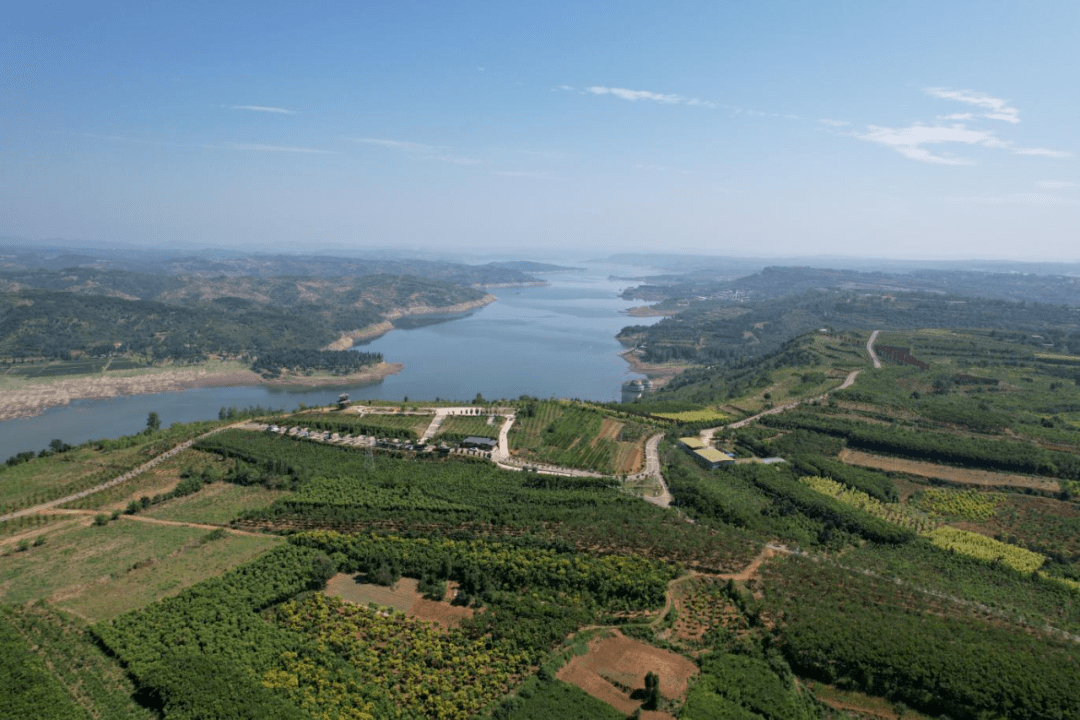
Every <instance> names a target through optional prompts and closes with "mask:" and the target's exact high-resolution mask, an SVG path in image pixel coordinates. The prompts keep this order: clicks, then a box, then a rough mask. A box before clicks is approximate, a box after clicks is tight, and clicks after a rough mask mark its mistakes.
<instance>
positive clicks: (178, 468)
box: [64, 448, 225, 511]
mask: <svg viewBox="0 0 1080 720" xmlns="http://www.w3.org/2000/svg"><path fill="white" fill-rule="evenodd" d="M204 467H212V468H216V469H217V471H218V472H219V473H224V471H225V470H224V468H225V462H224V461H223V460H222V459H221V458H220V457H219V456H217V455H213V454H211V453H203V452H199V451H198V450H192V449H190V448H189V449H187V450H184V451H183V452H179V453H177V454H176V455H174V456H172V457H171V458H169V459H168V460H165V461H164V462H162V463H161V464H159V465H155V466H154V467H152V468H150V469H149V470H147V471H146V472H143V473H140V474H138V475H136V476H135V477H133V478H132V479H130V480H128V481H127V482H123V483H120V484H119V485H113V486H112V487H110V488H106V489H104V490H102V491H100V492H96V493H94V494H93V495H88V496H87V497H85V498H81V499H79V500H75V501H74V502H71V503H67V504H66V505H64V507H65V508H71V509H81V510H104V511H111V510H123V509H124V508H126V507H127V504H128V503H129V502H131V501H132V500H138V499H139V498H141V497H142V496H144V495H146V496H148V497H153V496H154V495H157V494H159V493H166V492H169V491H170V490H172V489H173V488H175V487H176V485H177V483H179V482H180V474H181V473H182V472H184V470H186V469H189V468H197V469H202V468H204Z"/></svg>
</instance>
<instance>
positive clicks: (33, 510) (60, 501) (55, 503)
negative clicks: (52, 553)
mask: <svg viewBox="0 0 1080 720" xmlns="http://www.w3.org/2000/svg"><path fill="white" fill-rule="evenodd" d="M242 424H243V423H237V424H236V425H226V426H225V427H219V428H216V429H214V430H211V431H210V432H208V433H203V434H202V435H200V436H199V437H196V438H192V439H191V440H188V441H187V442H182V443H180V444H179V445H177V446H176V447H174V448H172V449H171V450H166V451H165V452H163V453H162V454H160V455H158V456H157V457H156V458H154V459H153V460H148V461H147V462H144V463H143V464H142V465H140V466H139V467H137V468H135V469H134V470H128V471H127V472H126V473H124V474H123V475H120V476H118V477H115V478H113V479H112V480H106V481H105V482H103V483H101V484H100V485H95V486H94V487H92V488H88V489H86V490H83V491H81V492H77V493H74V494H72V495H68V496H66V497H62V498H57V499H56V500H50V501H49V502H47V503H41V504H40V505H34V506H33V507H28V508H23V509H22V510H16V511H15V512H10V513H8V514H7V515H0V522H4V521H6V520H13V519H14V518H17V517H22V516H24V515H36V514H38V513H40V512H42V511H45V510H52V509H53V508H56V507H59V506H60V505H64V504H65V503H69V502H71V501H73V500H79V499H81V498H84V497H86V496H87V495H93V494H94V493H96V492H101V491H102V490H104V489H105V488H110V487H112V486H113V485H119V484H120V483H122V482H124V481H126V480H130V479H131V478H133V477H135V476H136V475H141V474H142V473H144V472H146V471H147V470H149V469H150V468H152V467H154V466H155V465H158V464H160V463H162V462H164V461H165V460H168V459H169V458H171V457H172V456H173V455H176V454H177V453H180V452H183V451H184V450H187V449H188V448H189V447H191V446H192V445H194V444H195V443H196V442H198V441H199V440H202V439H203V438H205V437H210V436H211V435H213V434H215V433H219V432H221V431H222V430H228V429H229V428H232V427H238V426H240V425H242Z"/></svg>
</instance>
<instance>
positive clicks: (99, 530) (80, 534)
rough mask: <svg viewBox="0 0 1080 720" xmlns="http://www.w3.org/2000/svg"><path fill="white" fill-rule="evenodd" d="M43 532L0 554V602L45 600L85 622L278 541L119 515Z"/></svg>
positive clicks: (164, 591)
mask: <svg viewBox="0 0 1080 720" xmlns="http://www.w3.org/2000/svg"><path fill="white" fill-rule="evenodd" d="M79 519H80V522H79V523H77V524H75V525H74V526H71V525H67V526H64V527H61V528H59V529H57V530H55V531H50V532H46V533H44V537H45V542H44V544H43V545H41V546H39V547H31V548H29V549H28V550H26V551H23V552H13V553H10V554H6V555H5V556H3V557H0V601H2V602H4V603H9V604H22V603H26V602H30V601H33V600H39V599H45V600H48V601H49V602H50V603H52V604H54V605H55V606H56V607H58V608H61V609H64V610H68V611H70V612H72V613H74V614H76V615H78V616H80V617H84V618H86V619H89V620H101V619H105V618H111V617H115V616H116V615H119V614H121V613H123V612H126V611H127V610H131V609H133V608H137V607H142V606H143V605H146V604H147V603H150V602H153V601H154V600H157V599H159V598H162V597H165V596H166V595H174V594H176V593H177V592H179V591H180V590H182V589H183V588H185V587H187V586H189V585H192V584H194V583H196V582H198V581H200V580H203V579H205V578H208V577H211V576H214V575H217V574H219V573H221V572H223V571H225V570H227V569H228V568H231V567H233V566H235V565H238V564H240V563H242V562H245V561H246V560H250V559H251V558H253V557H255V556H256V555H258V554H260V553H261V552H263V551H264V550H266V549H268V548H269V547H271V546H273V545H275V544H277V543H279V542H280V539H278V538H276V537H271V536H266V537H254V536H251V537H249V536H239V535H231V534H227V535H226V536H225V537H223V538H220V539H208V538H207V535H208V531H207V530H206V529H205V528H195V527H187V526H181V525H156V524H150V523H147V522H140V521H138V520H135V519H132V518H127V517H123V516H121V518H120V519H119V520H116V521H112V522H109V523H108V524H106V525H104V526H100V527H99V526H96V525H93V524H92V518H91V516H89V515H84V516H79Z"/></svg>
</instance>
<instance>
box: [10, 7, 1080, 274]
mask: <svg viewBox="0 0 1080 720" xmlns="http://www.w3.org/2000/svg"><path fill="white" fill-rule="evenodd" d="M1078 28H1080V3H1076V2H1040V1H1038V0H1035V1H1031V2H993V1H985V0H984V1H980V2H942V1H941V0H936V1H934V2H892V3H886V2H864V1H854V0H852V1H850V2H827V1H815V2H768V1H764V0H763V1H762V2H719V1H716V0H714V1H712V2H681V3H677V4H661V3H651V2H596V3H588V2H586V3H581V2H560V1H554V0H553V1H551V2H544V3H509V2H460V3H434V2H407V1H400V2H385V3H375V2H361V3H333V2H311V3H279V2H259V3H230V2H194V1H193V2H182V3H177V2H151V1H144V2H128V3H109V2H94V3H64V2H55V3H40V2H38V3H16V4H15V6H14V7H13V8H11V9H10V10H9V11H8V12H7V17H6V18H5V21H4V23H3V24H0V236H2V235H10V236H16V237H23V238H29V239H43V238H64V239H68V240H72V241H75V240H80V239H82V240H96V241H106V242H116V243H135V244H141V245H152V246H167V245H174V244H179V243H183V244H194V245H211V246H227V247H236V248H245V249H276V250H289V251H303V250H325V249H333V248H350V249H363V248H368V247H370V248H379V247H391V246H405V247H416V248H425V249H455V248H464V249H479V248H498V250H499V252H500V254H504V253H506V252H509V253H511V254H512V253H514V252H518V251H520V252H521V253H522V254H526V255H527V254H529V253H531V252H534V251H535V250H536V249H537V248H541V247H543V248H553V249H560V248H565V249H570V250H575V251H589V252H593V251H597V252H600V251H617V250H618V251H623V250H631V251H632V250H639V251H647V252H656V251H662V252H704V253H715V254H730V255H756V256H782V255H829V254H831V255H859V256H871V257H905V258H910V257H917V258H969V257H970V258H973V257H980V258H1015V259H1033V260H1034V259H1039V260H1068V261H1077V260H1080V250H1078V247H1080V242H1078V238H1080V169H1078V160H1080V133H1078V132H1076V130H1075V129H1074V126H1075V121H1076V118H1077V116H1078V114H1080V112H1078V111H1080V91H1078V90H1077V88H1080V77H1078V75H1080V43H1078V42H1077V41H1076V37H1077V29H1078Z"/></svg>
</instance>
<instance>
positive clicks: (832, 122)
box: [818, 118, 851, 127]
mask: <svg viewBox="0 0 1080 720" xmlns="http://www.w3.org/2000/svg"><path fill="white" fill-rule="evenodd" d="M818 122H819V123H821V124H822V125H828V126H829V127H844V126H845V125H850V124H851V123H849V122H848V121H847V120H830V119H829V118H821V119H820V120H818Z"/></svg>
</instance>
